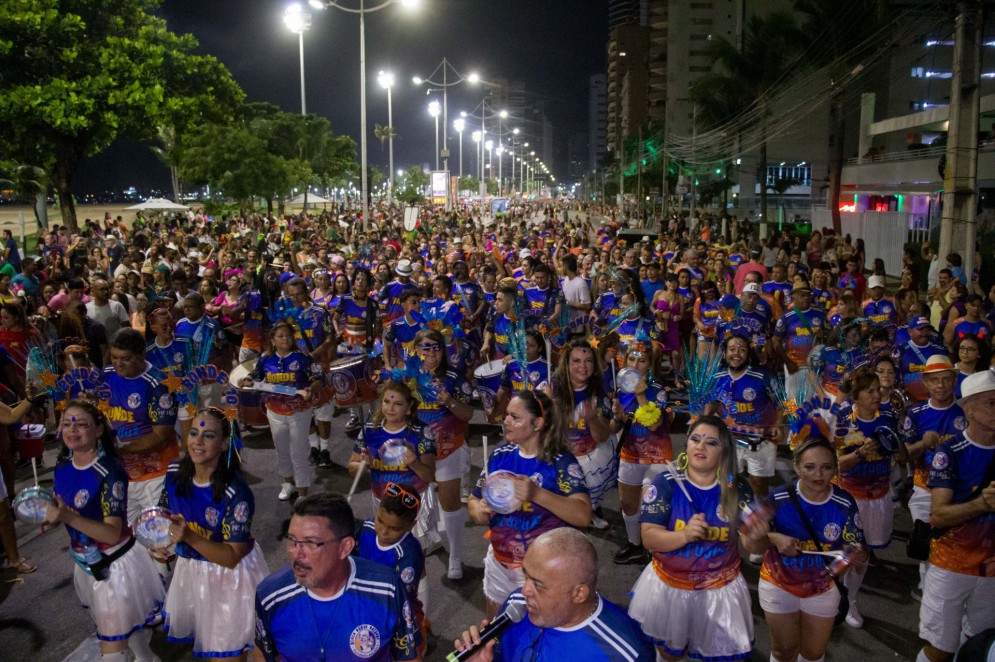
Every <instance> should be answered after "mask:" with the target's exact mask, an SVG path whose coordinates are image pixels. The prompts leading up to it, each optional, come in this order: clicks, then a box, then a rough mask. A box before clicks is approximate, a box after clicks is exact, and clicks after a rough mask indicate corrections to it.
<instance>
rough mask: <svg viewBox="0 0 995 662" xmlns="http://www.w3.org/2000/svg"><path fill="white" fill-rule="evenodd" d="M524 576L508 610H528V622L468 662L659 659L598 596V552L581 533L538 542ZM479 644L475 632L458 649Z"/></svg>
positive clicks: (632, 624)
mask: <svg viewBox="0 0 995 662" xmlns="http://www.w3.org/2000/svg"><path fill="white" fill-rule="evenodd" d="M522 571H523V572H524V573H525V586H523V587H522V588H521V589H519V590H516V591H515V592H514V593H512V594H511V596H510V597H509V598H508V600H507V601H506V602H505V605H504V608H507V606H508V605H509V604H511V603H513V602H514V603H517V604H519V605H521V606H523V607H524V608H525V612H526V615H525V617H524V618H523V619H522V620H521V621H519V622H518V623H513V624H512V625H511V626H510V627H508V629H506V630H505V631H504V632H503V633H502V634H501V636H500V638H499V639H498V640H497V641H496V642H491V643H489V644H487V646H485V647H484V648H483V649H482V650H481V651H479V652H478V653H477V654H476V655H474V656H473V657H471V658H470V661H469V662H490V661H491V660H494V659H499V660H535V661H537V662H543V661H545V660H565V659H570V658H574V659H578V660H591V661H595V660H605V661H606V662H653V661H654V660H656V651H655V650H654V649H653V644H652V642H650V640H649V639H647V638H646V635H644V634H643V631H642V628H640V626H639V624H638V623H636V621H634V620H633V619H632V618H630V617H629V615H628V614H626V613H625V611H623V610H622V609H620V608H619V607H617V606H615V605H614V604H612V603H611V602H608V601H607V600H605V599H604V598H602V597H601V596H600V595H598V592H597V588H598V586H597V584H598V553H597V551H596V550H595V549H594V545H592V544H591V541H590V540H588V538H587V536H586V535H584V534H583V533H581V532H580V531H578V530H577V529H572V528H570V527H561V528H557V529H553V530H552V531H547V532H546V533H544V534H542V535H541V536H539V537H538V538H536V540H535V542H533V543H532V545H531V546H530V547H529V550H528V551H527V552H526V553H525V562H524V563H523V564H522ZM502 611H503V609H502ZM479 642H480V631H479V630H478V628H476V627H471V628H470V629H469V630H468V631H466V632H464V633H463V636H462V638H461V639H457V640H456V642H455V646H456V649H457V650H460V651H462V650H464V649H465V648H467V647H470V646H473V645H474V644H477V643H479ZM495 647H496V650H495Z"/></svg>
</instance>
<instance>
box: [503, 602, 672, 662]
mask: <svg viewBox="0 0 995 662" xmlns="http://www.w3.org/2000/svg"><path fill="white" fill-rule="evenodd" d="M513 602H514V603H516V604H518V605H520V606H521V607H522V609H523V610H524V609H525V598H524V597H523V596H522V592H521V590H516V591H515V592H514V593H512V594H511V595H510V596H509V597H508V599H507V600H506V601H505V603H504V606H503V607H502V611H504V609H505V608H507V606H508V605H509V604H511V603H513ZM494 653H495V655H494V660H495V662H505V661H507V662H513V661H514V662H517V661H518V660H535V661H536V662H546V661H548V662H554V661H555V662H560V660H566V659H569V660H572V661H573V662H588V661H591V662H595V661H599V662H600V661H602V660H604V661H606V662H653V661H654V660H656V651H655V650H654V648H653V642H651V641H650V640H649V638H647V636H646V635H645V634H643V630H642V627H641V626H640V625H639V623H637V622H636V621H635V620H633V619H632V617H630V616H629V615H628V614H627V613H625V612H624V611H623V610H622V609H620V608H619V607H618V606H616V605H614V604H612V603H611V602H608V601H607V600H605V599H604V598H602V597H601V596H598V606H597V607H596V608H595V609H594V613H592V614H591V615H590V616H589V617H588V618H586V619H585V620H584V621H583V622H581V623H578V624H577V625H575V626H573V627H571V628H540V627H537V626H536V625H535V624H534V623H532V621H531V619H530V618H529V615H528V613H526V614H525V618H523V619H522V620H521V621H519V622H518V623H512V624H511V625H510V626H509V627H508V629H507V630H505V631H504V634H502V635H501V638H500V639H499V641H498V645H497V646H496V647H495V649H494Z"/></svg>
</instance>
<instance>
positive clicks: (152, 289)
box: [0, 201, 995, 662]
mask: <svg viewBox="0 0 995 662" xmlns="http://www.w3.org/2000/svg"><path fill="white" fill-rule="evenodd" d="M623 216H624V214H623V213H622V212H620V211H618V210H616V209H613V208H609V207H601V206H598V205H580V204H578V203H574V202H571V203H562V202H561V203H557V202H554V201H548V202H546V203H543V204H529V203H521V204H518V205H514V206H512V207H511V208H510V209H508V210H507V211H506V212H505V213H503V214H492V213H491V212H490V211H489V210H487V209H481V208H478V207H475V206H472V205H467V206H463V207H459V208H458V209H455V210H453V211H446V210H444V209H442V208H436V207H432V206H426V207H424V208H422V209H421V211H420V215H419V217H418V221H417V223H416V224H414V225H405V224H404V222H403V221H402V220H401V217H402V214H401V213H400V210H399V209H396V208H392V207H389V206H386V205H378V206H375V207H374V209H373V210H372V216H371V218H369V219H362V218H360V217H359V216H358V214H356V213H355V212H353V211H350V210H347V209H338V208H335V209H333V210H332V211H330V212H329V211H326V212H318V213H314V214H311V213H299V214H289V213H288V214H280V215H275V216H274V215H258V214H256V215H236V216H230V217H211V216H208V215H206V214H204V213H203V212H202V211H196V212H195V211H191V212H189V213H187V214H181V215H177V216H171V217H163V218H152V219H145V218H143V217H142V216H141V215H139V217H138V218H137V219H135V221H134V223H132V224H131V225H128V224H127V223H125V222H123V221H122V219H121V218H120V217H119V218H118V219H111V218H110V215H108V216H107V217H106V218H105V219H103V221H87V222H86V224H85V226H84V227H83V228H82V230H81V231H80V232H78V233H73V232H70V231H69V230H68V229H67V228H66V227H60V226H56V227H54V228H53V230H52V231H51V232H50V233H45V234H44V235H42V236H39V238H38V242H37V247H36V249H35V250H34V251H33V253H29V254H28V255H25V256H22V255H21V254H20V252H19V251H18V247H17V245H16V242H14V241H13V239H12V238H11V237H10V236H9V232H8V233H7V235H8V236H7V237H6V240H7V248H6V250H5V253H4V255H5V259H4V265H3V267H2V268H0V346H2V350H0V364H2V367H3V371H2V381H3V382H4V387H5V388H4V390H3V391H2V392H0V399H2V400H3V401H4V402H5V403H6V404H5V405H3V406H2V407H0V422H2V423H5V424H10V423H14V422H17V421H22V420H24V421H34V422H39V423H43V424H47V426H48V428H49V429H50V430H52V431H53V432H56V433H57V437H58V443H59V444H60V449H61V452H60V459H59V463H58V465H57V466H56V468H55V474H54V497H53V498H52V502H51V504H50V505H49V506H48V507H47V510H46V512H45V520H46V522H47V523H48V524H50V525H56V524H63V525H64V526H65V528H66V530H67V531H68V534H69V539H70V555H71V557H72V560H73V561H74V562H75V567H74V570H73V572H74V582H75V586H76V591H77V594H78V596H79V599H80V601H81V603H82V604H83V605H84V606H86V607H88V608H89V609H90V613H91V615H92V616H93V620H94V622H95V624H96V631H97V636H98V638H99V640H100V647H101V653H102V659H105V660H107V661H108V662H113V661H118V660H121V661H123V660H125V659H129V658H128V656H129V654H130V655H132V656H134V658H135V659H138V660H153V659H156V658H155V656H154V654H153V653H152V651H151V649H150V647H149V637H148V633H149V632H150V628H153V627H156V626H158V625H159V624H160V623H161V624H162V626H163V627H164V628H165V630H166V632H167V635H168V638H169V640H170V641H175V642H181V643H188V644H190V645H191V646H192V649H193V654H194V655H196V656H204V657H234V656H243V657H244V656H247V655H249V654H253V655H255V657H256V659H266V660H275V659H283V660H318V659H320V660H352V659H356V660H359V659H375V660H388V659H397V660H407V659H422V658H423V657H424V655H425V650H426V642H427V640H428V637H427V635H428V632H429V631H430V629H431V617H430V616H431V612H432V610H431V603H430V596H431V593H432V583H433V578H430V577H428V576H427V575H426V572H425V556H426V555H427V554H431V553H434V552H435V550H437V549H439V548H440V547H444V548H445V550H446V552H447V554H448V560H447V575H448V578H449V579H450V580H452V581H454V582H463V581H464V563H465V562H467V561H469V559H467V558H466V557H465V553H464V535H465V532H466V528H467V524H468V520H469V521H470V523H471V524H474V525H479V526H483V527H487V529H488V538H489V544H488V549H487V553H486V556H485V558H484V559H483V560H482V562H483V567H484V578H483V593H484V596H485V598H486V613H487V618H488V619H489V620H490V619H494V618H495V617H497V616H498V615H499V614H505V615H506V614H509V613H512V612H515V613H518V615H519V619H518V620H517V621H515V622H514V623H513V624H511V625H510V627H508V628H507V629H505V630H504V631H503V633H502V634H501V635H500V637H498V638H497V639H496V640H493V641H491V642H487V641H482V640H481V631H482V630H481V629H478V628H471V629H469V630H468V631H467V632H465V633H463V634H462V635H460V636H459V637H457V638H456V641H455V646H456V648H457V649H458V650H463V649H469V648H472V647H475V648H474V650H473V651H467V653H466V655H470V654H471V652H472V654H473V657H472V658H471V659H474V660H489V659H492V658H494V656H497V658H496V659H505V660H519V659H531V660H552V659H562V657H563V656H564V655H566V654H567V651H570V654H575V655H578V656H579V657H578V659H591V660H598V659H604V660H628V661H630V662H631V661H633V660H653V659H655V658H656V657H657V656H658V657H660V658H662V659H667V660H678V659H682V658H684V657H685V656H687V657H690V658H693V659H697V660H705V661H714V662H717V661H719V660H743V659H749V658H750V656H751V654H752V649H753V644H754V615H753V613H752V602H751V598H750V591H749V588H748V587H747V582H746V580H745V579H744V577H743V574H742V572H741V565H742V563H744V562H746V560H747V559H748V560H749V562H752V563H755V564H757V565H758V566H759V567H760V581H759V586H758V593H759V598H760V605H761V608H762V611H763V621H764V622H765V623H766V627H767V628H768V630H769V633H770V641H771V658H770V659H771V660H773V661H776V662H795V661H796V660H797V661H799V662H817V661H819V660H823V659H824V658H825V656H826V650H827V648H828V646H829V640H830V635H831V633H832V631H833V629H834V627H836V626H838V625H839V626H842V625H841V624H842V623H843V622H845V624H846V627H852V628H860V627H862V625H863V620H864V619H863V616H862V614H861V611H860V607H859V599H858V598H859V592H860V588H861V585H862V583H863V581H864V578H865V576H866V574H867V573H868V572H870V573H873V572H875V556H874V550H876V549H883V548H885V547H887V546H888V545H889V544H892V533H893V531H892V529H893V520H894V514H895V510H896V508H898V507H906V506H907V507H908V508H909V510H910V511H911V513H912V517H913V520H914V523H915V524H914V528H913V531H912V533H911V535H910V538H909V544H908V550H907V552H908V554H909V556H910V557H911V558H913V559H916V560H918V561H920V562H921V563H920V582H919V586H918V588H917V589H916V590H915V591H914V592H913V595H912V596H911V597H914V598H915V599H917V600H919V601H920V602H921V610H920V623H919V634H920V636H921V637H922V639H923V640H924V642H925V645H924V647H923V649H922V651H921V652H920V653H919V658H918V662H927V661H928V662H948V661H952V660H953V659H954V655H955V654H956V653H957V651H958V649H959V648H960V647H961V645H962V644H963V643H964V642H965V641H966V640H967V639H969V638H971V637H985V636H988V637H991V636H992V631H991V629H992V628H995V609H992V608H991V604H992V602H993V600H995V550H993V543H995V372H993V371H992V370H990V369H989V368H990V365H991V360H992V359H991V356H992V351H991V350H992V342H991V336H992V323H993V319H995V287H993V289H992V290H991V291H989V292H988V293H985V292H984V291H983V290H982V289H981V287H980V283H979V278H978V275H977V272H975V273H973V274H967V273H965V270H964V269H963V267H962V263H961V259H960V257H959V256H958V255H957V254H951V255H948V256H946V258H945V261H946V264H945V265H944V264H942V261H941V259H940V257H939V256H937V255H935V254H934V253H933V252H932V251H931V250H930V248H929V246H928V245H925V246H923V247H922V248H921V249H920V248H919V247H916V249H915V250H908V251H906V254H905V259H904V263H903V265H902V271H901V273H900V274H891V276H893V277H894V278H893V279H892V281H891V282H893V283H894V282H896V279H897V282H898V286H897V287H893V288H892V287H888V282H889V275H888V274H886V273H885V264H884V262H883V261H881V260H878V259H873V258H870V260H871V261H870V262H868V260H869V256H868V255H867V254H866V251H865V248H864V245H863V241H862V240H861V239H859V238H858V239H857V240H856V242H855V243H854V242H852V241H851V238H850V237H849V236H846V237H840V236H836V235H834V234H833V233H832V232H831V231H826V230H823V231H821V232H820V231H815V232H811V233H810V234H800V233H797V232H794V231H792V232H778V233H772V234H771V236H770V237H765V238H763V239H761V238H760V237H759V236H757V235H758V232H759V228H758V227H757V226H755V225H750V224H746V223H739V222H736V221H735V220H733V221H732V222H728V223H726V222H722V223H720V222H719V221H718V219H715V218H710V217H702V218H697V219H694V223H693V224H691V225H690V226H689V225H688V221H687V219H685V218H680V217H678V216H674V217H671V218H666V219H660V218H655V219H654V218H650V219H646V220H645V223H644V222H642V221H641V222H639V223H637V222H636V221H635V220H634V219H632V220H630V219H628V218H623ZM630 225H631V226H633V227H632V228H631V229H630V228H629V226H630ZM643 225H646V226H647V227H648V229H645V230H642V231H641V232H634V230H635V229H636V228H638V227H640V226H643ZM15 256H16V259H15ZM923 261H925V263H926V264H928V269H922V270H921V269H920V264H922V263H923ZM923 272H925V274H924V273H923ZM892 291H893V292H892ZM889 292H892V293H891V294H889ZM16 394H27V398H26V399H21V398H20V397H19V396H18V395H16ZM479 410H483V416H484V417H485V418H486V420H487V421H488V422H489V423H492V424H497V425H500V426H501V432H500V433H499V434H498V435H496V436H497V438H498V440H499V441H498V443H497V444H496V445H494V446H493V447H491V448H485V461H484V467H483V470H482V471H481V472H480V474H479V475H471V462H470V452H469V445H468V442H469V439H468V437H469V422H470V420H471V419H472V418H473V417H474V416H475V415H476V414H477V412H478V411H479ZM340 415H344V416H348V419H347V422H346V424H345V431H346V434H347V436H348V437H351V438H352V439H354V440H355V441H354V442H350V443H354V446H353V448H352V452H351V455H350V457H349V460H348V463H347V468H348V471H349V472H350V474H352V475H353V476H354V477H355V480H356V482H355V483H354V484H353V490H355V489H356V488H357V485H358V484H359V483H360V482H361V481H364V480H368V481H369V485H370V489H371V492H372V499H373V506H374V509H373V512H374V516H373V517H372V518H371V519H369V520H367V521H365V522H357V521H355V519H354V515H353V512H352V509H351V507H350V505H349V502H348V500H347V498H345V497H343V496H342V495H336V494H329V493H326V492H321V491H318V490H315V489H313V488H314V483H315V476H316V472H321V471H324V470H328V469H329V468H330V467H332V466H333V464H334V461H333V458H332V452H331V450H332V449H333V444H335V443H342V442H341V441H338V440H333V438H332V427H333V426H332V421H333V419H335V418H336V417H338V416H340ZM685 426H686V430H687V434H686V445H685V447H684V450H683V451H682V452H675V451H678V450H679V449H680V446H679V445H677V446H678V447H676V448H675V443H674V440H672V434H673V435H675V436H676V433H677V432H678V431H679V430H680V431H682V432H683V430H684V429H685ZM26 427H30V426H26ZM15 429H16V428H15ZM24 429H26V428H24ZM259 429H268V431H269V433H270V434H271V436H272V440H273V445H274V447H275V450H276V456H277V462H276V465H275V467H273V470H274V471H275V472H276V473H277V475H278V476H279V478H280V480H281V488H280V490H279V492H278V493H275V494H262V493H257V494H253V490H252V489H251V488H250V487H249V484H248V482H247V481H246V478H245V475H244V474H243V471H242V462H241V457H240V452H239V450H240V448H241V435H242V434H244V433H247V432H249V431H252V430H259ZM0 430H2V432H0V444H2V446H0V451H2V452H0V470H2V471H0V477H2V481H0V496H4V497H6V498H5V499H3V500H2V502H0V537H2V540H3V544H4V548H5V552H6V557H7V564H8V565H9V566H10V567H11V568H13V569H15V570H16V571H17V572H18V573H22V574H29V573H31V572H33V571H35V570H36V569H37V568H36V566H35V565H34V564H32V563H31V562H30V561H29V560H27V559H26V558H23V557H22V556H21V554H20V552H19V550H18V548H17V538H16V534H15V533H14V529H13V521H12V509H11V507H10V499H11V498H12V497H13V496H14V494H13V492H14V489H13V488H14V463H15V453H16V451H17V448H18V439H16V438H8V437H9V436H10V435H8V433H7V432H6V428H0ZM16 436H18V435H13V437H16ZM340 456H341V454H340ZM616 489H617V492H618V500H619V503H620V506H621V507H620V511H621V513H620V517H619V520H620V521H619V522H618V523H620V524H621V525H622V526H623V528H624V531H625V536H624V538H623V539H621V540H619V546H618V549H617V551H616V552H615V553H614V555H613V558H612V559H611V562H614V563H617V564H638V565H644V566H645V569H644V571H643V572H642V574H641V575H640V577H639V579H638V581H637V582H636V583H635V585H634V586H633V587H632V591H631V601H630V603H629V604H628V605H613V604H611V603H610V602H608V601H607V600H605V599H604V598H602V597H600V596H599V595H598V593H597V576H598V567H599V563H600V564H602V565H603V564H605V563H606V562H608V560H606V559H601V560H600V562H599V559H598V558H597V554H596V552H595V550H594V548H593V546H592V545H591V543H590V541H589V540H588V539H587V538H586V535H585V534H584V531H585V530H586V529H588V528H589V527H590V528H594V529H601V530H605V529H608V528H609V527H611V526H612V524H615V523H616V522H615V521H614V514H613V513H612V512H611V511H609V510H605V509H603V508H602V504H603V503H605V499H606V497H607V496H608V495H610V494H611V492H612V491H614V490H616ZM349 496H350V497H351V494H350V495H349ZM257 499H278V500H281V501H289V502H292V516H291V518H290V520H289V524H288V528H287V531H286V532H285V533H284V535H283V541H284V543H285V546H286V551H287V554H288V556H289V564H288V565H286V566H284V567H283V568H281V569H279V570H277V571H276V572H273V573H270V569H269V568H268V567H267V564H266V561H265V559H264V557H263V554H262V552H261V549H260V546H259V536H258V535H257V532H254V531H253V528H252V519H253V514H254V511H255V503H256V500H257ZM155 517H159V518H164V519H165V520H166V522H167V524H168V541H169V542H168V543H165V542H163V543H162V544H160V545H158V546H155V547H153V548H152V549H146V548H145V547H143V546H142V545H141V544H138V545H136V544H135V535H134V534H135V531H136V529H137V528H138V527H140V526H142V525H143V524H144V523H145V522H146V521H147V520H148V518H155ZM474 561H477V560H474ZM46 571H47V572H58V570H57V569H50V568H46ZM522 607H524V612H525V613H524V616H523V615H522ZM502 618H504V616H502ZM986 631H987V632H986ZM446 634H449V635H456V634H457V633H446ZM495 643H497V646H496V647H495ZM129 651H130V652H129ZM250 651H251V653H250Z"/></svg>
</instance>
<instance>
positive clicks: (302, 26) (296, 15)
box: [283, 2, 311, 115]
mask: <svg viewBox="0 0 995 662" xmlns="http://www.w3.org/2000/svg"><path fill="white" fill-rule="evenodd" d="M283 23H284V25H286V26H287V28H289V30H290V31H291V32H293V33H294V34H296V35H297V38H298V42H299V43H300V52H301V115H307V102H306V99H305V94H304V32H305V31H306V30H308V29H309V28H310V27H311V13H310V12H306V11H304V8H303V7H301V5H300V3H299V2H295V3H293V4H292V5H288V6H287V9H286V10H285V11H284V12H283Z"/></svg>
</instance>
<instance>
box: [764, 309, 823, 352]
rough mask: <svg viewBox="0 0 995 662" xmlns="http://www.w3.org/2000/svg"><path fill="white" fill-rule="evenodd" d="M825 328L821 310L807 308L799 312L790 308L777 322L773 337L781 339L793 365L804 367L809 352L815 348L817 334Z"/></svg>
mask: <svg viewBox="0 0 995 662" xmlns="http://www.w3.org/2000/svg"><path fill="white" fill-rule="evenodd" d="M825 327H826V314H825V313H824V312H822V311H821V310H816V309H815V308H809V309H808V310H805V311H801V310H798V309H797V308H790V309H789V310H788V312H786V313H784V315H782V316H781V318H780V319H779V320H777V326H775V327H774V335H776V336H777V337H778V338H780V339H781V342H782V343H783V344H784V349H785V351H786V352H787V354H788V358H789V359H791V361H792V362H793V363H795V364H796V365H805V361H806V359H808V354H809V352H811V351H812V348H813V347H815V343H816V341H817V336H818V334H819V332H820V331H822V329H823V328H825Z"/></svg>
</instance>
